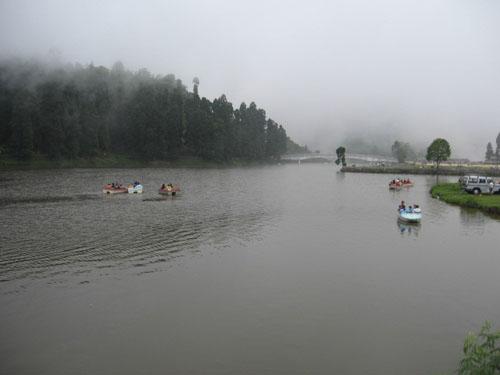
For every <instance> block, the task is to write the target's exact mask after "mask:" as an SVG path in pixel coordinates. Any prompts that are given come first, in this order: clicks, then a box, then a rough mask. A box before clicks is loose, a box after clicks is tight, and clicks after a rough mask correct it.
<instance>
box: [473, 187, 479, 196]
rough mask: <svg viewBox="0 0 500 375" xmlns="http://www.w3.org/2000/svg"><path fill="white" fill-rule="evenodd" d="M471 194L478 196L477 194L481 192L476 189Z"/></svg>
mask: <svg viewBox="0 0 500 375" xmlns="http://www.w3.org/2000/svg"><path fill="white" fill-rule="evenodd" d="M472 192H473V193H474V195H479V193H480V192H481V190H479V189H477V188H476V189H474V190H472Z"/></svg>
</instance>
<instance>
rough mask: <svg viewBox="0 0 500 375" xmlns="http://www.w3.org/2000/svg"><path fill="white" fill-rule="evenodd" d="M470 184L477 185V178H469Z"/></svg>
mask: <svg viewBox="0 0 500 375" xmlns="http://www.w3.org/2000/svg"><path fill="white" fill-rule="evenodd" d="M467 182H468V183H469V184H477V177H471V178H469V181H467Z"/></svg>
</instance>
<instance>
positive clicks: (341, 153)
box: [335, 146, 347, 167]
mask: <svg viewBox="0 0 500 375" xmlns="http://www.w3.org/2000/svg"><path fill="white" fill-rule="evenodd" d="M335 152H336V153H337V160H335V164H337V165H339V164H340V163H342V166H343V167H345V166H346V165H347V163H346V162H345V147H343V146H340V147H339V148H337V150H335Z"/></svg>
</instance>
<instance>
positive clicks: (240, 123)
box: [0, 60, 290, 161]
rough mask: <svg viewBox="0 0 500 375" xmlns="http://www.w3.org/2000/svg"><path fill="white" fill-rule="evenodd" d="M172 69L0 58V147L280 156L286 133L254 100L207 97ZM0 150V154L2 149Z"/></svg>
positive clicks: (145, 155) (54, 153)
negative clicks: (166, 71) (156, 70)
mask: <svg viewBox="0 0 500 375" xmlns="http://www.w3.org/2000/svg"><path fill="white" fill-rule="evenodd" d="M199 86H200V80H199V79H198V78H197V77H195V78H194V79H193V92H190V91H189V90H188V89H187V88H186V86H185V85H184V84H183V83H182V82H181V80H179V79H176V78H175V76H174V75H166V76H155V75H152V74H151V73H150V72H148V71H147V70H146V69H141V70H139V71H137V72H131V71H128V70H126V69H125V68H124V66H123V64H121V63H120V62H118V63H115V64H114V65H113V67H112V68H111V69H107V68H105V67H102V66H94V65H92V64H90V65H88V66H82V65H79V64H76V65H70V64H68V65H65V66H60V67H57V68H55V67H49V66H47V65H45V64H42V63H40V62H36V61H31V60H30V61H26V60H12V61H3V62H0V153H1V154H4V155H5V154H7V155H9V156H10V157H13V158H16V159H19V160H29V159H31V158H32V157H33V156H35V155H37V156H38V155H42V156H44V157H47V158H50V159H63V158H67V159H72V158H91V157H95V156H101V155H106V154H108V153H120V154H125V155H128V156H130V157H135V158H139V159H142V160H173V159H177V158H179V157H184V156H187V157H191V156H194V157H199V158H203V159H206V160H214V161H226V160H230V159H235V158H238V159H245V160H269V159H279V157H280V156H281V155H282V154H284V153H285V152H286V149H287V142H288V143H290V142H289V141H288V137H287V135H286V131H285V129H284V128H283V126H281V125H279V124H277V123H276V122H275V121H273V120H272V119H270V118H267V117H266V112H265V111H264V110H263V109H260V108H258V107H257V105H256V104H255V103H253V102H252V103H250V104H249V105H248V106H247V105H246V104H245V103H242V104H241V105H240V106H239V107H238V108H233V105H232V103H231V102H229V101H228V100H227V98H226V97H225V96H224V95H222V96H221V97H219V98H217V99H214V100H213V101H210V100H208V99H206V98H204V97H200V96H199V94H198V88H199ZM0 156H1V155H0Z"/></svg>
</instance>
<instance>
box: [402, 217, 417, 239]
mask: <svg viewBox="0 0 500 375" xmlns="http://www.w3.org/2000/svg"><path fill="white" fill-rule="evenodd" d="M397 224H398V230H399V232H400V233H401V234H402V235H408V236H415V237H418V233H419V231H420V227H421V224H420V223H414V224H409V223H403V222H402V221H401V220H397Z"/></svg>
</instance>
